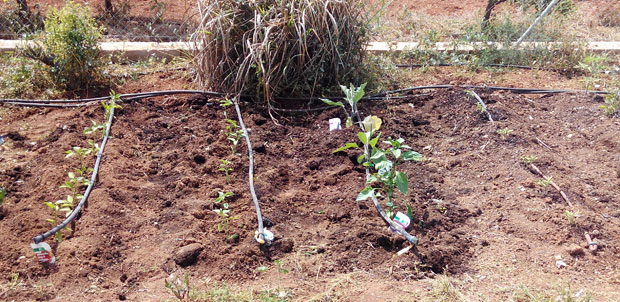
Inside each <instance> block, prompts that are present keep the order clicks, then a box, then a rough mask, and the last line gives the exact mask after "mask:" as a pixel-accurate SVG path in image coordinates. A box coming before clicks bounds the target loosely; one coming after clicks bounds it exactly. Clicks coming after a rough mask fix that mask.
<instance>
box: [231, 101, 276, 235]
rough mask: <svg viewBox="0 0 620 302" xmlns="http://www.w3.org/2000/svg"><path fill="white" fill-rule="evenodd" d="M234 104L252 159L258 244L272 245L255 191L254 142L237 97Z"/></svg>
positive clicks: (251, 189) (251, 172) (250, 178)
mask: <svg viewBox="0 0 620 302" xmlns="http://www.w3.org/2000/svg"><path fill="white" fill-rule="evenodd" d="M233 103H234V104H235V110H236V111H237V119H238V120H239V126H241V130H242V131H243V136H245V142H246V144H247V145H248V157H249V158H250V166H249V168H248V178H249V186H250V194H251V195H252V201H253V202H254V207H255V208H256V220H258V242H259V243H260V244H265V243H267V245H270V244H271V242H266V241H265V231H264V228H263V215H262V214H261V211H260V203H259V202H258V197H257V196H256V191H255V190H254V154H253V151H252V142H251V141H250V134H249V133H248V130H247V129H246V128H245V123H244V122H243V116H241V109H239V101H238V100H237V97H234V98H233Z"/></svg>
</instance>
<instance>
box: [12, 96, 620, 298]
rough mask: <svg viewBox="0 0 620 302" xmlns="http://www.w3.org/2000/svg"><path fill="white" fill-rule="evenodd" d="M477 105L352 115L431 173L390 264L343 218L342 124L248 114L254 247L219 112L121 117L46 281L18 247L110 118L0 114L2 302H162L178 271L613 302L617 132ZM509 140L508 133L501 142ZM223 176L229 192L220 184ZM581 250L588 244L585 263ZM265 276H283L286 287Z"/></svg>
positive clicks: (555, 107) (324, 286)
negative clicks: (440, 283)
mask: <svg viewBox="0 0 620 302" xmlns="http://www.w3.org/2000/svg"><path fill="white" fill-rule="evenodd" d="M478 92H479V94H480V95H481V96H482V97H483V99H484V100H485V101H486V102H487V105H488V107H489V112H490V113H491V115H492V116H493V118H494V119H495V122H489V121H488V120H487V117H486V115H485V114H482V113H480V112H478V111H477V110H476V104H475V101H473V100H472V99H469V98H468V97H467V95H466V94H465V93H464V92H463V91H461V90H458V89H457V90H445V91H428V92H425V94H424V95H412V96H411V97H410V98H408V99H404V100H392V101H373V102H366V103H363V104H362V105H361V111H362V114H363V115H370V114H372V115H377V116H379V117H381V118H382V119H383V122H384V124H383V126H382V129H381V132H382V135H383V137H390V136H391V137H394V138H396V137H402V138H404V139H405V140H406V141H407V142H408V144H409V145H411V146H412V147H413V148H414V149H415V150H417V151H419V152H420V153H422V154H423V156H424V158H425V160H424V161H423V162H421V163H407V164H405V165H404V166H403V170H404V171H405V172H406V173H407V175H408V176H409V180H410V182H411V192H410V194H409V196H408V197H407V201H409V202H410V203H411V204H412V205H413V227H412V229H411V232H412V233H413V234H414V235H416V236H418V238H419V239H420V244H419V246H418V248H417V252H409V253H407V254H405V255H403V256H396V255H395V254H396V252H397V251H398V250H400V249H401V248H404V247H406V246H407V244H406V243H405V242H404V240H403V239H402V238H400V237H399V236H396V235H393V234H391V233H389V232H388V231H387V228H386V227H385V225H384V224H383V223H382V221H381V220H380V218H379V217H378V216H377V213H376V211H375V210H374V208H373V206H372V203H369V202H355V197H356V195H357V193H358V192H359V191H360V190H361V189H362V188H363V179H364V171H363V169H362V168H361V166H360V165H357V164H356V162H355V158H356V156H357V155H359V152H356V151H347V152H341V153H337V154H333V153H332V150H334V149H335V148H337V147H339V146H342V145H344V144H345V143H347V142H349V141H353V140H355V138H356V132H355V131H354V130H352V129H346V130H342V131H336V132H328V129H327V120H328V119H329V118H332V117H341V118H344V115H343V114H342V112H341V111H339V110H336V109H334V110H328V111H325V112H322V113H318V114H309V113H308V114H303V115H296V116H280V117H279V118H278V119H279V123H280V125H277V124H275V123H274V122H273V121H272V120H271V119H270V117H269V115H267V113H266V112H264V110H262V109H257V108H254V107H253V106H249V105H245V106H243V107H244V108H243V111H244V119H245V121H246V123H247V126H248V128H249V129H250V135H251V138H252V142H253V145H254V146H253V147H254V153H255V160H256V175H255V178H254V180H255V182H256V188H257V193H258V195H259V197H260V200H261V205H262V210H263V214H264V216H265V218H266V224H267V225H268V227H269V229H270V230H273V232H274V233H275V234H276V237H277V240H276V242H275V244H274V245H273V246H272V247H270V248H268V249H261V248H259V246H258V245H257V244H256V242H255V241H254V239H253V236H254V231H255V229H256V216H255V212H254V209H253V205H252V202H251V198H250V195H249V191H248V187H247V182H248V179H247V169H248V163H247V155H246V145H245V143H242V144H241V145H240V146H239V148H238V152H239V153H240V154H231V149H230V146H231V144H230V142H229V141H228V140H227V138H226V125H227V122H226V121H225V118H224V115H223V109H222V108H221V107H220V106H219V103H218V102H217V100H214V99H211V100H208V99H202V98H199V97H183V96H175V97H162V98H156V99H148V100H142V101H138V102H131V103H125V104H123V107H124V108H123V109H122V110H121V111H120V112H119V114H118V115H117V117H116V120H115V122H114V125H113V128H112V138H111V139H110V141H109V143H108V146H107V148H106V151H105V155H104V158H103V164H102V166H101V171H100V177H99V181H98V182H97V185H96V186H95V189H94V191H93V193H92V194H91V198H90V199H89V202H88V207H87V208H86V209H85V211H84V212H83V214H82V215H81V218H80V219H79V220H78V221H77V224H76V229H75V234H74V235H73V236H68V237H67V238H65V240H63V241H62V242H61V243H60V244H57V243H53V240H52V239H48V242H49V243H52V246H53V248H54V250H55V254H56V257H57V264H56V265H54V266H49V267H45V266H41V265H39V264H38V263H37V260H36V257H35V256H34V254H33V253H32V251H31V249H30V246H29V244H30V242H31V240H32V238H33V237H34V236H35V235H37V234H39V233H41V232H44V231H46V230H47V229H49V228H50V227H51V224H49V223H48V222H46V221H45V219H46V218H48V217H49V216H50V215H51V213H50V210H49V209H48V208H47V207H46V206H45V205H44V204H43V202H45V201H55V200H58V199H61V198H63V197H64V196H65V195H66V192H65V190H64V189H59V186H60V184H61V183H62V182H63V181H64V178H65V177H66V173H67V172H69V171H70V170H71V169H73V167H75V165H76V161H75V160H72V159H66V158H65V154H64V151H65V150H69V149H70V148H71V147H72V146H78V145H82V146H85V144H86V139H87V136H86V135H84V134H83V131H82V130H83V129H84V128H85V127H87V126H90V123H91V120H96V121H101V120H102V119H103V112H102V109H101V108H99V107H98V106H95V107H89V108H85V109H75V110H74V109H33V108H30V109H29V108H17V107H3V108H1V111H0V117H1V118H2V120H0V129H1V131H0V132H1V133H0V135H2V134H9V136H8V137H7V138H6V142H5V143H4V144H3V145H1V146H0V148H2V151H1V152H2V153H0V154H1V156H0V184H3V185H4V186H5V187H6V189H7V192H8V194H7V199H6V201H5V204H4V206H3V207H2V209H3V211H2V216H1V218H0V242H2V248H1V249H0V274H1V275H2V281H0V299H1V300H3V301H34V300H37V301H85V300H93V301H117V300H129V301H164V300H166V299H170V301H172V300H171V299H172V296H171V295H170V294H169V293H168V292H167V290H166V289H165V288H164V281H163V279H164V278H166V277H168V275H169V274H171V273H176V274H180V272H182V271H185V270H186V271H188V272H189V273H190V275H191V278H192V280H197V281H198V280H200V281H205V280H208V282H207V281H205V282H207V283H208V284H213V283H212V282H214V281H218V282H219V281H222V282H226V283H227V284H232V285H234V286H240V287H242V288H245V289H249V290H254V291H260V289H262V288H265V287H267V288H269V287H270V288H274V287H276V281H277V284H280V282H281V284H282V285H281V286H283V287H286V288H289V289H290V291H291V295H292V297H293V298H294V299H295V300H298V301H308V300H311V299H315V300H316V301H386V300H388V301H391V300H394V301H399V300H400V301H416V300H418V297H421V296H424V293H425V292H428V291H429V289H428V288H427V284H426V283H425V282H426V281H425V280H429V279H428V278H433V277H434V276H435V275H436V274H448V275H451V276H454V277H455V278H457V279H460V280H463V281H462V282H463V283H462V284H460V287H461V288H462V289H463V290H464V291H465V292H466V293H467V295H469V296H470V298H471V299H472V300H484V299H482V298H480V297H486V299H489V300H492V301H505V300H507V299H508V298H510V297H511V294H512V291H513V290H514V289H516V288H517V287H518V286H520V285H525V286H529V287H532V288H541V289H545V288H548V287H550V286H551V285H554V284H560V283H561V284H564V283H570V284H572V285H573V287H577V288H578V289H577V290H579V289H584V290H585V291H587V292H588V293H589V294H591V295H592V296H593V297H594V298H596V299H597V300H600V301H615V300H618V299H620V296H619V295H620V294H618V293H619V292H620V284H619V282H620V275H619V274H618V263H619V262H618V261H619V260H620V259H619V256H618V252H619V250H618V244H620V235H618V230H620V127H619V126H620V120H619V119H618V118H612V117H609V116H607V115H605V113H604V112H603V111H602V110H601V109H600V108H599V107H600V105H601V100H600V99H599V98H592V97H590V96H584V95H537V96H529V95H515V94H510V93H506V92H493V93H489V92H485V91H478ZM227 111H228V115H229V116H234V110H233V109H230V108H229V109H228V110H227ZM504 128H508V129H510V130H512V132H511V133H510V134H508V135H507V136H506V137H503V138H502V137H501V136H500V135H499V134H498V133H497V130H499V129H504ZM524 155H535V156H537V158H538V159H537V161H536V162H535V164H536V165H537V166H538V167H539V168H540V169H541V170H542V171H543V173H545V174H546V175H549V176H552V177H553V181H554V182H555V183H557V184H558V185H559V187H560V188H561V189H562V190H563V191H564V192H565V193H566V194H567V196H568V198H569V199H570V200H571V202H572V204H573V207H570V206H569V205H568V204H567V203H566V201H564V200H563V199H562V197H561V196H560V194H559V192H557V191H556V190H555V189H553V187H551V186H541V185H539V184H537V183H536V182H537V181H538V180H540V177H539V176H537V175H535V174H534V173H533V172H532V171H530V169H529V168H528V167H527V166H526V165H525V164H524V163H523V161H522V160H521V159H520V158H521V156H524ZM223 159H224V160H228V161H230V162H231V164H230V167H231V168H232V172H231V174H230V181H227V180H226V178H225V176H224V173H223V172H221V171H219V170H218V169H219V168H220V164H221V160H223ZM220 191H222V192H226V191H230V192H232V193H233V196H232V197H231V198H230V199H229V200H228V202H229V204H230V209H231V214H232V215H234V216H235V217H238V219H237V220H234V221H232V222H231V223H230V225H231V228H230V233H231V234H238V235H239V239H238V240H234V241H231V242H230V241H226V240H225V238H224V234H223V233H220V232H218V230H217V227H216V226H217V224H218V221H219V220H218V217H217V215H215V213H213V211H212V210H213V209H216V208H217V207H218V206H217V205H215V204H214V202H213V201H214V200H215V198H216V197H217V195H218V194H217V193H218V192H220ZM401 208H402V207H401ZM569 212H570V213H573V214H574V215H570V213H569ZM585 232H589V233H590V234H592V236H593V237H594V240H595V241H597V242H598V243H599V248H598V250H597V251H596V252H590V251H588V247H587V246H586V244H587V243H586V241H585V238H584V233H585ZM188 246H189V247H196V248H198V250H199V251H200V253H199V255H198V257H197V259H196V261H195V263H194V262H193V261H191V259H190V261H189V262H188V263H183V265H182V266H181V265H179V264H177V262H175V255H176V254H177V253H178V252H179V250H180V249H182V248H183V247H188ZM275 259H280V260H281V261H282V263H283V266H284V267H286V268H287V269H288V270H290V273H289V274H286V275H285V276H284V277H283V278H282V279H283V280H282V281H279V279H280V277H282V276H279V275H282V274H278V273H277V269H276V268H275V265H274V264H273V260H275ZM558 261H562V262H563V263H565V264H566V265H567V266H562V267H560V268H558V266H557V265H558V263H559V262H558ZM188 264H189V265H188ZM260 266H266V267H268V268H269V269H268V271H267V272H266V273H261V272H259V271H258V270H257V268H258V267H260ZM209 282H211V283H209ZM278 286H279V285H278ZM577 290H576V291H577ZM339 291H340V292H339ZM343 293H346V294H343Z"/></svg>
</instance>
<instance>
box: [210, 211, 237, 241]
mask: <svg viewBox="0 0 620 302" xmlns="http://www.w3.org/2000/svg"><path fill="white" fill-rule="evenodd" d="M213 212H214V213H216V214H217V215H218V216H219V218H220V222H219V223H218V224H217V231H218V232H220V233H222V232H223V233H224V234H225V236H226V241H227V242H230V241H233V240H235V239H237V238H239V235H238V234H233V235H230V222H231V221H233V220H237V219H239V217H237V216H231V215H230V209H229V208H228V203H223V204H222V208H220V209H216V210H213Z"/></svg>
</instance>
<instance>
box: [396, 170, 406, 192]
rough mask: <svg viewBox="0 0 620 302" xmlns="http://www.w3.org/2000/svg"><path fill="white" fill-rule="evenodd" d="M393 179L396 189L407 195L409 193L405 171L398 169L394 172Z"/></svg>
mask: <svg viewBox="0 0 620 302" xmlns="http://www.w3.org/2000/svg"><path fill="white" fill-rule="evenodd" d="M395 181H396V187H398V190H399V191H401V192H402V193H403V194H404V195H407V194H408V193H409V180H407V175H405V173H403V172H400V171H398V172H396V177H395Z"/></svg>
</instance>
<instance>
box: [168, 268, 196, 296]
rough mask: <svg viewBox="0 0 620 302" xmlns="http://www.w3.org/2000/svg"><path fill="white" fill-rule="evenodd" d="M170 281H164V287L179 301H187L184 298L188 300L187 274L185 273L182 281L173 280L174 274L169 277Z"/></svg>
mask: <svg viewBox="0 0 620 302" xmlns="http://www.w3.org/2000/svg"><path fill="white" fill-rule="evenodd" d="M170 279H171V281H168V279H164V285H165V286H166V288H167V289H169V290H170V292H171V293H172V294H173V295H174V297H175V298H177V299H178V300H179V301H181V302H183V301H188V300H186V298H189V291H190V288H189V273H188V272H185V278H183V280H181V279H179V278H175V276H174V274H171V275H170Z"/></svg>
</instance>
